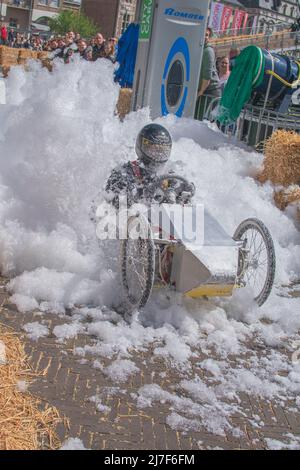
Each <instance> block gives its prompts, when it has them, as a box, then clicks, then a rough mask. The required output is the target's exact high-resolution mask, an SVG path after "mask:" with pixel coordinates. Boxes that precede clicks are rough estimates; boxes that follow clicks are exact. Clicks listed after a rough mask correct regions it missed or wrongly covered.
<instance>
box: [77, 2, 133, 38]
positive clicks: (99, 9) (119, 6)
mask: <svg viewBox="0 0 300 470" xmlns="http://www.w3.org/2000/svg"><path fill="white" fill-rule="evenodd" d="M136 4H137V0H82V11H83V12H84V13H85V14H86V15H87V16H89V17H90V18H91V19H93V20H94V21H95V23H97V24H98V25H99V26H100V31H101V32H102V34H103V35H104V36H105V37H111V36H120V35H121V34H122V32H123V31H124V30H125V29H126V27H127V26H128V25H129V23H131V22H133V21H134V19H135V10H136Z"/></svg>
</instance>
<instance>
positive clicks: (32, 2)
mask: <svg viewBox="0 0 300 470" xmlns="http://www.w3.org/2000/svg"><path fill="white" fill-rule="evenodd" d="M80 8H81V0H0V20H1V21H2V22H3V23H5V24H6V25H8V26H11V27H14V28H16V29H20V30H24V31H25V30H31V29H32V31H34V30H36V31H40V32H43V31H44V32H47V31H48V27H47V21H48V18H50V17H52V16H55V15H56V14H57V13H59V11H60V10H62V9H73V10H77V11H78V10H80Z"/></svg>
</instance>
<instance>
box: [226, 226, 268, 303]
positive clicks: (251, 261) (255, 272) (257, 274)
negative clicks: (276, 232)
mask: <svg viewBox="0 0 300 470" xmlns="http://www.w3.org/2000/svg"><path fill="white" fill-rule="evenodd" d="M233 238H234V240H236V241H241V242H243V243H242V246H241V248H240V250H239V265H238V282H239V284H240V285H243V286H250V287H251V288H252V290H253V292H254V299H255V300H256V302H257V303H258V305H259V306H261V305H263V304H264V303H265V302H266V300H267V299H268V297H269V295H270V293H271V291H272V287H273V284H274V277H275V269H276V256H275V249H274V243H273V240H272V237H271V234H270V232H269V230H268V229H267V227H266V226H265V225H264V224H263V223H262V222H261V221H260V220H258V219H247V220H245V221H244V222H242V223H241V224H240V225H239V227H238V228H237V230H236V232H235V234H234V236H233Z"/></svg>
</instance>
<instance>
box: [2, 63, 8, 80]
mask: <svg viewBox="0 0 300 470" xmlns="http://www.w3.org/2000/svg"><path fill="white" fill-rule="evenodd" d="M1 68H2V73H3V77H4V78H6V77H8V74H9V71H10V65H2V67H1Z"/></svg>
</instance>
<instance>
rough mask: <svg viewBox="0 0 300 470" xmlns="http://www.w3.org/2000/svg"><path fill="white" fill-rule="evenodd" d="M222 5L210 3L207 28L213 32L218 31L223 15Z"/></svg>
mask: <svg viewBox="0 0 300 470" xmlns="http://www.w3.org/2000/svg"><path fill="white" fill-rule="evenodd" d="M223 9H224V5H222V3H217V2H212V3H211V11H210V18H209V23H208V26H209V27H210V28H212V29H213V30H214V31H219V30H220V28H221V21H222V15H223Z"/></svg>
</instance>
